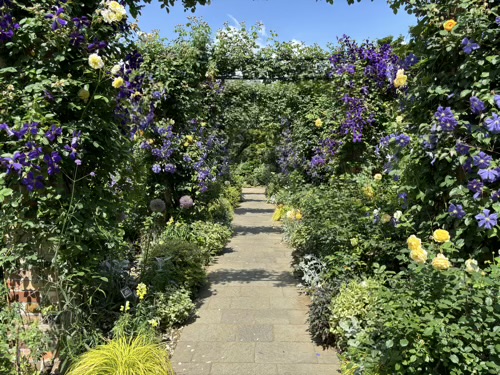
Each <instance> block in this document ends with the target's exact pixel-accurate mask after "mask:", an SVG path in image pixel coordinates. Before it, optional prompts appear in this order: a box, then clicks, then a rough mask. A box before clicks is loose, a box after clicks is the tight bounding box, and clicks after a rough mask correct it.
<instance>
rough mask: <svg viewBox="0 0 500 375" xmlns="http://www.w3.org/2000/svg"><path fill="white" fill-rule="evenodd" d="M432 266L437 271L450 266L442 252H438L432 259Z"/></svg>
mask: <svg viewBox="0 0 500 375" xmlns="http://www.w3.org/2000/svg"><path fill="white" fill-rule="evenodd" d="M432 267H434V268H435V269H436V270H438V271H445V270H447V269H448V268H450V267H451V263H450V261H449V260H448V258H446V257H445V256H444V255H443V254H438V255H436V257H435V258H434V259H433V260H432Z"/></svg>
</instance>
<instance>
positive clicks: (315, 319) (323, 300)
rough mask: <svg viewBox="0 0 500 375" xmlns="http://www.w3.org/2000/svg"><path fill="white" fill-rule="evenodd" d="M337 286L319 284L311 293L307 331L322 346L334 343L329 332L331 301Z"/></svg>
mask: <svg viewBox="0 0 500 375" xmlns="http://www.w3.org/2000/svg"><path fill="white" fill-rule="evenodd" d="M337 292H338V288H335V287H333V286H332V285H330V284H327V285H325V286H321V287H319V288H317V289H316V290H314V292H313V293H312V295H311V301H312V303H311V305H310V306H309V316H308V319H307V322H308V323H309V328H308V330H309V333H310V334H311V338H312V339H313V340H314V341H315V342H317V343H318V344H321V345H323V346H330V345H333V343H334V336H333V335H332V333H331V332H330V316H331V313H332V310H331V303H332V298H333V296H334V294H336V293H337Z"/></svg>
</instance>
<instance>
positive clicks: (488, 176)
mask: <svg viewBox="0 0 500 375" xmlns="http://www.w3.org/2000/svg"><path fill="white" fill-rule="evenodd" d="M477 174H478V175H479V177H481V180H483V181H486V182H495V181H496V179H497V178H498V172H497V171H496V170H495V169H480V170H479V171H478V172H477Z"/></svg>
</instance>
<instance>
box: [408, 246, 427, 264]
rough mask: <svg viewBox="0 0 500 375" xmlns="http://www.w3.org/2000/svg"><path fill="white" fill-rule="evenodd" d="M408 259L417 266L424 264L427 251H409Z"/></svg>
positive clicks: (419, 249)
mask: <svg viewBox="0 0 500 375" xmlns="http://www.w3.org/2000/svg"><path fill="white" fill-rule="evenodd" d="M410 258H411V259H412V260H413V261H414V262H415V263H418V264H424V263H425V262H426V261H427V251H425V250H424V249H422V248H421V247H419V248H418V249H415V250H412V251H410Z"/></svg>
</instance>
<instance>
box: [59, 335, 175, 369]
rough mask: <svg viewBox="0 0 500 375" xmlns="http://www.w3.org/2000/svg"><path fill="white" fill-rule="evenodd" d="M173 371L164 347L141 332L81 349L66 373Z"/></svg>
mask: <svg viewBox="0 0 500 375" xmlns="http://www.w3.org/2000/svg"><path fill="white" fill-rule="evenodd" d="M96 374H99V375H173V374H174V371H173V369H172V365H171V363H170V359H169V353H168V351H167V350H165V349H163V348H162V347H160V346H159V345H158V344H154V343H152V342H150V341H149V340H147V339H145V338H144V337H142V336H137V337H134V338H129V339H127V338H124V337H122V338H119V339H117V340H112V341H110V342H109V343H107V344H106V345H101V346H98V347H96V348H93V349H91V350H89V351H88V352H87V353H84V354H83V355H82V356H81V357H80V359H79V360H78V361H77V362H76V363H75V364H74V365H73V366H72V367H71V369H70V371H69V373H68V375H96Z"/></svg>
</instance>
